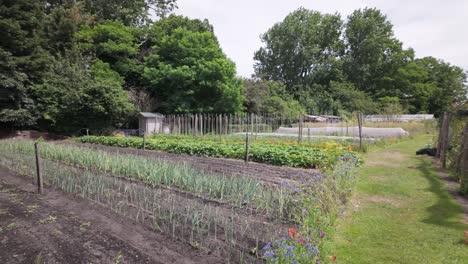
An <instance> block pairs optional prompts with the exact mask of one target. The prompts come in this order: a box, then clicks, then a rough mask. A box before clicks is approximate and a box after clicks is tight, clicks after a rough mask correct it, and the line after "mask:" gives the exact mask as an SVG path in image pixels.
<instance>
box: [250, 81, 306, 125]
mask: <svg viewBox="0 0 468 264" xmlns="http://www.w3.org/2000/svg"><path fill="white" fill-rule="evenodd" d="M244 86H245V93H246V96H245V98H246V99H245V103H244V104H245V106H246V108H247V112H249V113H256V114H261V113H272V114H285V115H287V116H293V115H297V113H299V112H304V109H303V108H302V107H301V105H300V104H299V102H298V101H296V100H295V99H294V98H293V97H292V96H291V95H289V94H288V93H287V92H286V88H285V86H284V85H283V84H282V83H280V82H275V81H261V80H249V79H246V80H244Z"/></svg>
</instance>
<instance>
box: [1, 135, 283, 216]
mask: <svg viewBox="0 0 468 264" xmlns="http://www.w3.org/2000/svg"><path fill="white" fill-rule="evenodd" d="M0 150H1V151H2V153H9V154H10V155H12V154H15V153H16V154H22V155H33V153H34V145H33V144H32V142H28V141H23V142H3V143H1V144H0ZM41 157H42V158H43V159H46V160H53V161H59V162H63V163H64V164H67V165H73V166H79V167H82V168H88V169H91V170H96V171H101V172H104V173H110V174H112V175H114V176H116V177H126V178H131V179H136V180H140V181H143V182H145V183H148V184H151V185H152V186H160V185H163V186H172V187H174V186H175V187H177V188H179V189H181V190H185V191H190V192H192V193H196V194H201V195H207V196H208V197H209V198H211V199H217V200H223V201H230V202H233V203H234V204H237V205H242V204H244V203H246V202H247V203H249V204H251V203H252V204H251V206H252V205H253V206H254V207H255V208H257V209H259V210H263V209H265V208H266V207H269V206H267V205H268V203H278V202H279V201H278V200H279V199H280V197H279V195H277V194H274V195H270V194H271V190H270V189H269V188H268V187H266V186H265V185H263V184H262V183H261V182H260V181H258V180H256V179H253V178H248V177H226V176H223V175H217V174H207V173H205V172H201V171H197V170H195V169H193V168H191V167H190V166H188V165H180V164H173V163H167V162H163V161H155V160H154V159H148V158H144V157H139V156H134V155H126V154H118V153H108V152H103V151H98V150H94V149H86V148H80V147H75V146H67V145H56V144H48V143H42V144H41ZM271 189H273V190H275V188H274V187H272V188H271ZM275 191H276V190H275Z"/></svg>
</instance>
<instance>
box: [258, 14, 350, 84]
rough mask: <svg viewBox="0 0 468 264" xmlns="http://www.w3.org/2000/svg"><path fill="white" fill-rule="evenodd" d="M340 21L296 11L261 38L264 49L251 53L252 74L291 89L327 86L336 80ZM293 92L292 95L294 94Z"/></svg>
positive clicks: (337, 16) (342, 48)
mask: <svg viewBox="0 0 468 264" xmlns="http://www.w3.org/2000/svg"><path fill="white" fill-rule="evenodd" d="M342 24H343V22H342V20H341V18H340V16H339V15H338V14H334V15H328V14H326V15H322V14H320V13H319V12H316V11H310V10H307V9H304V8H300V9H298V10H296V11H294V12H292V13H290V14H289V15H288V16H286V18H285V19H284V20H283V21H282V22H280V23H277V24H275V25H274V26H273V27H272V28H270V29H269V30H268V31H267V32H266V33H265V34H263V35H262V36H261V39H262V42H263V43H264V45H265V46H264V47H262V48H260V49H259V50H258V51H257V52H256V53H255V60H256V64H255V66H254V67H255V74H256V75H257V76H258V77H260V78H262V79H265V80H274V81H281V82H283V83H284V84H285V85H286V87H287V89H288V91H292V89H293V87H294V86H297V85H302V86H305V87H309V88H311V87H313V86H312V84H320V85H328V83H329V82H330V81H331V80H338V79H340V65H339V64H340V63H339V57H340V56H341V55H342V53H343V51H344V46H343V43H342V41H341V40H340V35H341V29H342ZM294 92H296V91H294Z"/></svg>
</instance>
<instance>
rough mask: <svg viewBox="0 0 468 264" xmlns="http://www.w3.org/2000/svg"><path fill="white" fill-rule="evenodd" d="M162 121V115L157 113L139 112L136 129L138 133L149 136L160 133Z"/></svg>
mask: <svg viewBox="0 0 468 264" xmlns="http://www.w3.org/2000/svg"><path fill="white" fill-rule="evenodd" d="M163 121H164V115H161V114H158V113H148V112H140V116H139V117H138V127H139V131H140V133H143V132H144V133H145V134H147V135H151V134H154V133H161V132H162V126H163Z"/></svg>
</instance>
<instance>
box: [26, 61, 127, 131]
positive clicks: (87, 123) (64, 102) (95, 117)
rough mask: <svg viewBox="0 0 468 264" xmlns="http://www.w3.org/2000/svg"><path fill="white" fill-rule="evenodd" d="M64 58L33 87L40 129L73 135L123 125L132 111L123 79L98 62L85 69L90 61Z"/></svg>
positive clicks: (107, 65) (56, 62)
mask: <svg viewBox="0 0 468 264" xmlns="http://www.w3.org/2000/svg"><path fill="white" fill-rule="evenodd" d="M67 55H68V56H67V58H58V59H56V60H55V61H54V63H53V65H52V68H51V71H50V72H49V73H48V74H47V76H46V78H44V81H43V82H42V83H41V84H37V85H35V86H34V90H33V95H34V99H35V101H36V103H37V110H38V112H39V113H40V117H39V120H38V125H39V127H40V128H42V129H47V130H49V131H56V132H62V133H73V132H76V131H77V130H78V129H80V128H90V129H91V130H92V132H97V131H106V130H107V129H109V128H118V127H120V126H122V125H123V124H124V122H125V121H126V118H127V117H128V116H130V115H132V114H133V112H134V107H133V105H132V104H131V103H130V102H129V99H128V95H127V92H126V91H125V90H124V89H123V88H122V85H123V82H124V80H123V78H122V77H120V75H119V74H118V73H116V72H115V71H113V70H112V69H111V68H110V66H109V64H107V63H104V62H102V61H99V60H98V61H96V62H94V63H93V64H92V67H91V68H90V69H89V70H87V69H86V67H85V65H86V64H89V62H87V61H85V60H82V59H81V58H80V57H79V55H78V56H75V57H73V54H67ZM70 57H73V58H72V59H70Z"/></svg>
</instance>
